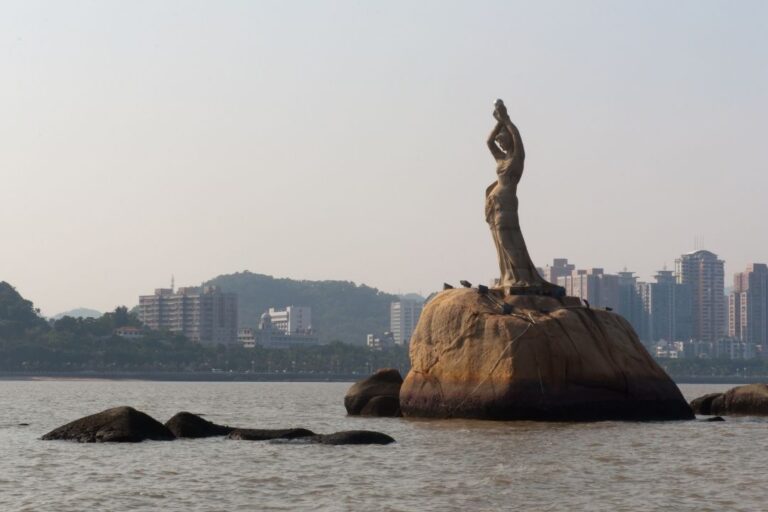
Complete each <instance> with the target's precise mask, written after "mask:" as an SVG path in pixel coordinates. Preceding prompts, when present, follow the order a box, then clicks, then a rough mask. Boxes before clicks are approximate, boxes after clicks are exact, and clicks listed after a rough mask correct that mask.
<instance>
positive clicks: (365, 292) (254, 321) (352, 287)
mask: <svg viewBox="0 0 768 512" xmlns="http://www.w3.org/2000/svg"><path fill="white" fill-rule="evenodd" d="M208 284H215V285H218V286H220V287H221V289H222V290H223V291H225V292H234V293H237V295H238V309H239V311H238V314H239V323H240V325H241V326H244V327H246V326H247V327H256V326H257V325H258V322H259V318H260V317H261V314H262V313H264V311H266V310H267V309H269V308H270V307H276V308H282V307H285V306H309V307H311V308H312V327H313V328H314V329H315V331H317V333H318V336H319V337H320V339H321V340H324V341H334V340H338V341H343V342H345V343H350V344H354V345H359V344H364V343H365V336H366V334H368V333H380V332H383V331H388V330H389V304H390V302H392V301H394V300H397V296H396V295H391V294H388V293H384V292H381V291H379V290H377V289H376V288H371V287H369V286H365V285H359V286H358V285H356V284H355V283H352V282H349V281H296V280H293V279H284V278H281V279H276V278H274V277H272V276H266V275H262V274H253V273H251V272H248V271H246V272H238V273H235V274H228V275H222V276H219V277H216V278H214V279H212V280H211V281H209V283H208Z"/></svg>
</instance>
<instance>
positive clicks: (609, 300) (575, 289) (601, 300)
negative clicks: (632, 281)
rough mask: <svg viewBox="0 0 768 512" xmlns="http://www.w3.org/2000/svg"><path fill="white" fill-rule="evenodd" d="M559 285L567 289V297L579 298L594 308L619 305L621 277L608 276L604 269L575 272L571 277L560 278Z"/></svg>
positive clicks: (572, 272)
mask: <svg viewBox="0 0 768 512" xmlns="http://www.w3.org/2000/svg"><path fill="white" fill-rule="evenodd" d="M557 284H558V285H559V286H562V287H563V288H565V294H566V295H570V296H572V297H579V298H580V299H582V300H586V301H587V302H589V304H590V305H592V306H594V307H610V308H617V307H618V305H619V276H617V275H613V274H606V273H604V272H603V269H602V268H593V269H590V270H573V271H571V275H568V276H560V277H558V279H557Z"/></svg>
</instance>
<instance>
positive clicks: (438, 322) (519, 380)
mask: <svg viewBox="0 0 768 512" xmlns="http://www.w3.org/2000/svg"><path fill="white" fill-rule="evenodd" d="M490 293H491V296H489V295H481V294H480V293H478V291H477V290H475V289H451V290H446V291H443V292H441V293H439V294H438V295H436V296H435V297H434V298H432V300H430V302H429V303H428V304H427V305H426V307H425V308H424V311H423V313H422V315H421V318H420V319H419V323H418V325H417V327H416V329H415V331H414V333H413V336H412V338H411V345H410V357H411V371H410V372H409V373H408V375H407V377H406V379H405V382H404V383H403V385H402V388H401V390H400V407H401V410H402V412H403V415H404V416H406V417H408V416H412V417H416V416H422V417H459V418H478V419H493V420H553V421H591V420H682V419H692V418H693V417H694V416H693V412H692V411H691V409H690V407H689V406H688V404H687V403H686V401H685V400H684V398H683V396H682V394H681V393H680V390H679V389H678V388H677V386H676V385H675V383H674V382H673V381H672V380H671V379H670V378H669V376H667V374H666V373H665V372H664V370H662V369H661V367H659V365H658V364H656V362H655V361H654V360H653V359H652V358H651V356H650V355H649V354H648V352H647V351H646V350H645V348H644V347H643V346H642V344H641V343H640V341H639V340H638V338H637V335H636V334H635V332H634V330H633V329H632V327H631V325H630V324H629V323H628V322H627V321H626V320H625V319H624V318H622V317H621V316H619V315H617V314H614V313H611V312H608V311H604V310H596V309H589V308H587V307H585V306H584V305H582V303H581V301H579V299H577V298H574V297H565V298H561V299H558V298H554V297H546V296H536V295H513V296H508V297H504V298H502V297H500V296H494V295H493V293H494V292H493V291H491V292H490ZM499 301H503V302H504V303H506V304H509V305H511V306H512V312H511V313H509V314H504V313H503V310H502V307H501V305H500V304H499Z"/></svg>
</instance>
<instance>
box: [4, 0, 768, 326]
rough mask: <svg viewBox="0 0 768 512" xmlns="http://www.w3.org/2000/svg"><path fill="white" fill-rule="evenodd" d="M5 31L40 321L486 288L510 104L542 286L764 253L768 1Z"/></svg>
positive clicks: (288, 10) (72, 14)
mask: <svg viewBox="0 0 768 512" xmlns="http://www.w3.org/2000/svg"><path fill="white" fill-rule="evenodd" d="M2 13H3V16H0V28H2V30H0V34H3V35H2V36H1V37H3V42H4V47H6V48H7V49H8V51H7V52H4V53H3V54H2V55H0V64H2V66H3V69H6V70H7V71H8V75H9V76H12V77H13V79H11V80H7V81H4V82H3V83H2V84H0V114H2V115H0V134H2V139H1V140H3V151H0V168H2V169H3V173H2V182H1V185H2V187H3V199H2V201H0V218H2V219H3V222H2V223H0V239H2V240H3V246H4V250H3V251H2V252H0V279H3V280H6V281H8V282H9V283H11V284H13V285H14V286H16V287H17V288H18V289H19V290H20V291H21V292H22V293H23V294H24V296H27V297H30V298H32V300H34V301H35V304H36V305H37V306H38V307H40V308H41V309H42V311H43V312H44V313H45V314H55V313H57V312H60V311H65V310H69V309H72V308H74V307H79V306H87V307H92V308H96V309H99V310H107V309H111V308H112V307H114V305H116V304H131V303H132V302H133V301H134V300H135V299H134V298H135V297H136V296H138V295H139V294H140V293H141V292H142V291H143V290H146V289H152V288H154V287H156V286H157V283H166V282H167V281H168V279H169V276H170V275H171V274H176V276H177V279H178V280H179V282H185V283H199V282H202V281H205V280H207V279H211V278H213V277H215V276H216V275H219V274H227V273H232V272H238V271H242V270H245V269H249V270H251V271H253V272H259V273H264V274H269V275H276V276H290V277H293V278H296V279H313V280H325V279H339V280H350V281H354V282H357V283H366V284H368V285H370V286H373V287H376V288H379V289H382V290H387V291H390V292H393V293H406V292H411V291H421V292H423V293H424V294H427V293H428V292H429V291H431V290H434V289H437V288H439V286H440V285H441V284H442V282H444V281H448V282H454V283H455V282H458V280H459V279H468V280H471V281H473V282H485V281H486V280H487V279H489V278H491V277H493V276H494V275H495V267H496V259H495V255H494V247H493V243H492V241H491V236H490V233H489V232H488V227H487V225H486V224H485V222H483V193H484V190H485V188H486V187H487V186H488V184H489V183H490V182H491V181H492V180H493V179H494V177H495V175H494V165H493V161H492V159H491V158H490V156H489V155H488V154H487V148H486V147H485V144H484V140H485V138H486V136H487V134H488V133H489V132H490V130H491V129H492V128H493V122H494V120H493V118H492V117H491V113H492V109H493V102H494V100H495V99H496V98H499V97H501V98H503V99H504V100H505V102H506V104H507V106H508V109H509V113H510V115H511V116H512V119H513V120H514V121H515V123H516V124H517V125H518V126H519V128H520V130H521V133H522V138H523V140H524V141H525V147H526V153H527V162H526V170H525V175H524V176H523V179H522V182H521V184H520V189H519V192H518V193H519V197H520V219H521V224H522V231H523V234H524V236H525V239H526V242H527V245H528V248H529V250H530V253H531V257H532V259H533V261H534V263H536V264H537V265H539V266H543V265H545V264H546V263H547V262H549V261H551V260H552V259H553V258H555V257H558V256H559V255H561V254H568V255H569V257H570V258H571V259H572V261H576V262H594V264H598V263H599V264H600V265H601V266H603V267H604V268H607V269H617V270H618V269H621V268H624V267H625V266H626V267H627V268H630V269H632V270H635V271H636V272H637V273H638V275H640V276H641V277H642V278H643V279H648V278H650V276H652V275H653V273H654V272H655V271H656V270H658V269H660V268H663V266H664V264H665V263H666V265H667V268H671V267H672V266H673V264H674V255H679V254H681V253H685V252H688V251H691V250H694V249H695V248H697V247H696V244H695V243H694V240H697V239H698V240H703V242H701V243H700V244H699V247H708V248H710V249H712V250H714V251H715V252H716V253H717V254H718V255H719V256H720V258H722V259H724V260H725V261H726V269H725V272H726V275H732V274H733V273H734V272H736V271H740V270H742V269H743V268H745V267H746V265H747V264H749V263H751V262H760V261H766V260H768V239H766V237H764V236H760V233H762V232H763V231H764V226H763V224H764V219H766V218H768V203H766V202H765V201H764V200H763V195H764V191H765V190H768V173H766V172H765V170H766V169H767V168H768V155H767V154H766V153H765V152H764V150H763V143H762V134H763V133H765V131H766V130H765V127H766V120H767V119H768V92H766V91H768V45H766V44H764V39H765V35H764V27H763V26H762V21H761V20H764V19H766V17H768V5H767V4H765V3H761V2H740V3H738V4H734V5H729V4H725V3H722V2H687V1H682V2H676V3H674V4H669V3H667V2H658V1H656V2H643V3H637V4H629V3H621V4H611V3H605V2H584V3H579V4H573V3H570V2H542V3H538V2H537V3H520V4H512V3H509V2H492V1H489V2H485V3H482V4H472V5H470V4H446V3H444V2H419V3H418V4H411V3H405V2H400V3H398V2H392V3H388V4H386V5H384V4H381V5H366V4H359V3H355V2H339V3H337V4H332V5H331V4H312V3H306V4H303V5H302V7H301V8H298V9H297V8H295V7H294V6H291V5H287V4H285V5H284V4H281V3H279V2H264V3H261V2H260V3H258V4H256V3H253V4H249V3H237V2H232V3H226V4H223V5H221V6H216V7H215V8H214V7H213V5H212V4H198V5H190V4H188V3H185V2H172V1H169V2H163V3H160V4H150V3H119V2H104V3H100V4H96V5H94V4H92V3H88V2H67V3H58V2H23V3H22V2H19V3H15V4H9V5H6V6H4V7H3V8H2ZM297 34H301V36H300V37H298V36H297ZM310 42H311V44H310ZM52 84H53V85H52Z"/></svg>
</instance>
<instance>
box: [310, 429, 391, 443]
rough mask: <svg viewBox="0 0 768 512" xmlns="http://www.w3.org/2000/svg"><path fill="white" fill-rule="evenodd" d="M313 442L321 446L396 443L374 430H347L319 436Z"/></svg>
mask: <svg viewBox="0 0 768 512" xmlns="http://www.w3.org/2000/svg"><path fill="white" fill-rule="evenodd" d="M312 441H314V442H317V443H321V444H334V445H341V444H390V443H394V442H395V440H394V439H392V438H391V437H390V436H388V435H387V434H382V433H381V432H374V431H372V430H345V431H342V432H336V433H334V434H327V435H319V436H315V437H313V438H312Z"/></svg>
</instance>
